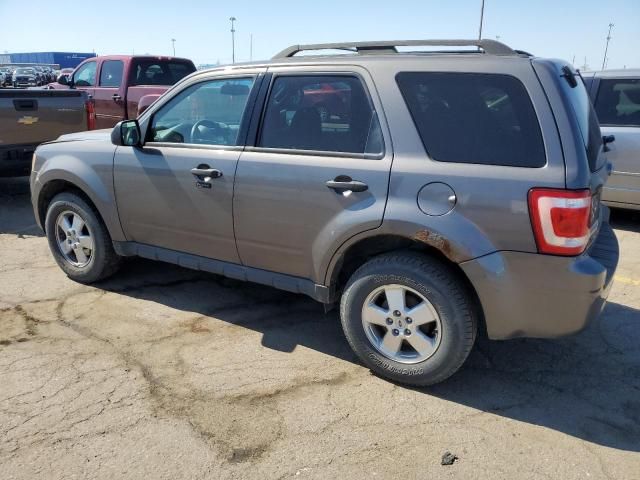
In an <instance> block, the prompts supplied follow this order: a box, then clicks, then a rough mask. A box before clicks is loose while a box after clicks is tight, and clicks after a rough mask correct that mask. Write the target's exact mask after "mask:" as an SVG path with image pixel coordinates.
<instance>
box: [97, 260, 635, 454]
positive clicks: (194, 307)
mask: <svg viewBox="0 0 640 480" xmlns="http://www.w3.org/2000/svg"><path fill="white" fill-rule="evenodd" d="M158 279H164V280H163V281H162V282H159V281H158ZM100 286H101V287H102V288H105V289H107V290H110V291H113V292H118V293H120V294H123V295H128V296H131V297H134V298H139V299H144V300H147V301H153V302H157V303H160V304H164V305H167V306H169V307H172V308H175V309H178V310H184V311H191V312H197V313H200V314H202V315H206V316H211V317H214V318H216V319H217V320H219V321H223V322H227V323H231V324H234V325H239V326H243V327H245V328H248V329H251V330H254V331H256V332H259V333H260V334H261V335H262V345H263V346H265V347H268V348H271V349H275V350H278V351H282V352H292V351H293V350H294V349H295V348H296V347H297V346H304V347H307V348H310V349H313V350H316V351H318V352H321V353H324V354H327V355H331V356H334V357H337V358H340V359H342V360H345V361H349V362H352V363H358V360H357V358H356V357H355V355H354V354H353V353H352V351H351V349H350V348H349V346H348V344H347V342H346V340H345V338H344V335H343V333H342V330H341V326H340V321H339V319H338V316H337V313H336V312H335V311H332V312H330V313H329V314H326V315H325V314H324V313H323V310H322V307H321V306H320V305H319V304H317V303H315V302H314V301H312V300H310V299H308V298H306V297H304V296H302V295H294V294H290V293H286V292H281V291H278V290H275V289H272V288H269V287H263V286H260V285H256V284H248V283H242V282H237V281H233V280H227V279H223V278H221V277H218V276H215V275H209V274H203V273H199V272H192V271H189V270H184V269H182V268H180V267H175V266H173V265H165V264H160V263H155V262H150V261H146V260H141V259H136V260H132V261H130V262H128V264H127V265H126V267H125V268H124V271H123V272H121V274H119V275H118V276H117V277H116V278H114V279H113V280H111V281H108V282H103V284H101V285H100ZM412 390H414V391H416V392H420V393H421V394H424V395H430V396H434V397H438V398H442V399H446V400H448V401H452V402H456V403H459V404H462V405H466V406H468V407H471V408H474V409H477V410H480V411H483V412H487V413H489V414H493V415H499V416H503V417H507V418H511V419H514V420H518V421H521V422H527V423H530V424H533V425H538V426H541V427H545V428H550V429H553V430H557V431H559V432H563V433H565V434H567V435H571V436H574V437H576V438H579V439H582V440H585V441H589V442H593V443H596V444H600V445H604V446H608V447H611V448H617V449H622V450H628V451H635V452H640V311H639V310H636V309H634V308H630V307H626V306H624V305H620V304H616V303H609V304H608V306H607V307H606V309H605V312H604V313H603V316H602V318H601V320H600V321H599V322H597V323H595V324H594V325H592V326H591V327H590V328H589V329H587V330H586V331H584V332H582V333H581V334H579V335H575V336H573V337H568V338H564V339H559V340H537V339H519V340H510V341H506V342H490V341H487V340H483V341H479V342H478V344H477V345H476V348H475V349H474V350H473V351H472V353H471V355H470V357H469V359H468V360H467V362H466V364H465V365H464V366H463V368H462V369H461V370H460V371H459V372H458V373H457V374H456V375H454V376H453V377H452V378H450V379H449V380H447V381H446V382H444V383H442V384H439V385H435V386H432V387H428V388H417V389H416V388H414V389H412Z"/></svg>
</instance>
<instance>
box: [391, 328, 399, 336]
mask: <svg viewBox="0 0 640 480" xmlns="http://www.w3.org/2000/svg"><path fill="white" fill-rule="evenodd" d="M391 333H393V336H394V337H397V336H398V335H400V331H399V330H398V329H397V328H394V329H393V330H391Z"/></svg>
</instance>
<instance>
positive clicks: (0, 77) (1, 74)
mask: <svg viewBox="0 0 640 480" xmlns="http://www.w3.org/2000/svg"><path fill="white" fill-rule="evenodd" d="M5 78H6V77H5V74H4V72H3V71H2V70H0V88H2V87H4V82H5Z"/></svg>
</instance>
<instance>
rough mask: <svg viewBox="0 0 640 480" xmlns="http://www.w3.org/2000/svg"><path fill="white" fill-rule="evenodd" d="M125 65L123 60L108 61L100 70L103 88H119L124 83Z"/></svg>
mask: <svg viewBox="0 0 640 480" xmlns="http://www.w3.org/2000/svg"><path fill="white" fill-rule="evenodd" d="M123 69H124V63H123V62H122V61H121V60H106V61H105V62H103V63H102V68H101V69H100V86H101V87H116V88H117V87H119V86H120V83H122V70H123Z"/></svg>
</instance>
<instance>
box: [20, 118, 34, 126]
mask: <svg viewBox="0 0 640 480" xmlns="http://www.w3.org/2000/svg"><path fill="white" fill-rule="evenodd" d="M37 121H38V117H22V118H21V119H20V120H18V123H22V124H24V125H33V124H34V123H36V122H37Z"/></svg>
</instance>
